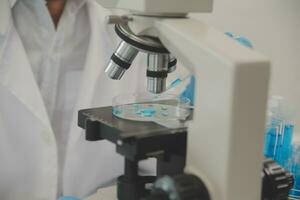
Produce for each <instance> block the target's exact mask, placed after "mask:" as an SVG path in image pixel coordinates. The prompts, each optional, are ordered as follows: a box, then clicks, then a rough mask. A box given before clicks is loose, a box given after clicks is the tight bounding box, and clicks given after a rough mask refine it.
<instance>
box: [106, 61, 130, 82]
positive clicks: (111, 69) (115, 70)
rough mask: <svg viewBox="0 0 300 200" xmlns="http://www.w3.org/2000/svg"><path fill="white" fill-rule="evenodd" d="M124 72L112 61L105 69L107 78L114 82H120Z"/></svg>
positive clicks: (124, 70)
mask: <svg viewBox="0 0 300 200" xmlns="http://www.w3.org/2000/svg"><path fill="white" fill-rule="evenodd" d="M125 72H126V69H124V68H122V67H120V66H119V65H117V64H116V63H115V62H114V61H112V60H110V61H109V63H108V65H107V67H106V69H105V73H106V74H107V76H108V77H109V78H111V79H114V80H120V79H121V78H122V77H123V75H124V73H125Z"/></svg>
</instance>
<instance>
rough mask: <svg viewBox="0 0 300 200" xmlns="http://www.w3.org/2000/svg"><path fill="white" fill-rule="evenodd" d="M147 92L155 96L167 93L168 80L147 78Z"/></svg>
mask: <svg viewBox="0 0 300 200" xmlns="http://www.w3.org/2000/svg"><path fill="white" fill-rule="evenodd" d="M147 90H148V91H149V92H151V93H154V94H160V93H163V92H164V91H166V78H152V77H147Z"/></svg>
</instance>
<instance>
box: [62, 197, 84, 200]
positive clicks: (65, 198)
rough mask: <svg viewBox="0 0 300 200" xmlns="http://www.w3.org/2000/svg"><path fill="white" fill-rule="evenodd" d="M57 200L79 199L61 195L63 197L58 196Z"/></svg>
mask: <svg viewBox="0 0 300 200" xmlns="http://www.w3.org/2000/svg"><path fill="white" fill-rule="evenodd" d="M58 200H80V199H78V198H76V197H71V196H63V197H59V199H58Z"/></svg>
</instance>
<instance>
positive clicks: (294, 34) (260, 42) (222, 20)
mask: <svg viewBox="0 0 300 200" xmlns="http://www.w3.org/2000/svg"><path fill="white" fill-rule="evenodd" d="M192 16H193V17H194V18H197V19H201V20H202V21H205V22H207V23H210V24H212V25H214V26H216V27H217V28H219V29H220V30H222V31H224V32H226V31H231V32H234V33H236V34H240V35H244V36H247V37H248V38H250V39H251V40H252V42H253V44H254V46H255V49H256V50H257V51H259V52H261V53H263V54H264V55H266V56H268V57H269V58H270V59H271V60H272V63H273V66H272V67H273V68H272V78H271V94H272V95H280V96H283V97H284V98H286V99H287V100H288V101H289V102H290V103H291V105H292V106H294V107H295V111H296V115H295V121H296V124H298V126H300V0H215V2H214V11H213V14H194V15H192ZM298 131H300V127H298Z"/></svg>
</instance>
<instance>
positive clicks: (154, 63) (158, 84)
mask: <svg viewBox="0 0 300 200" xmlns="http://www.w3.org/2000/svg"><path fill="white" fill-rule="evenodd" d="M147 61H148V68H147V70H148V71H153V72H167V71H168V65H169V54H148V59H147ZM147 90H148V91H149V92H151V93H155V94H159V93H162V92H164V91H166V78H156V77H147Z"/></svg>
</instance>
